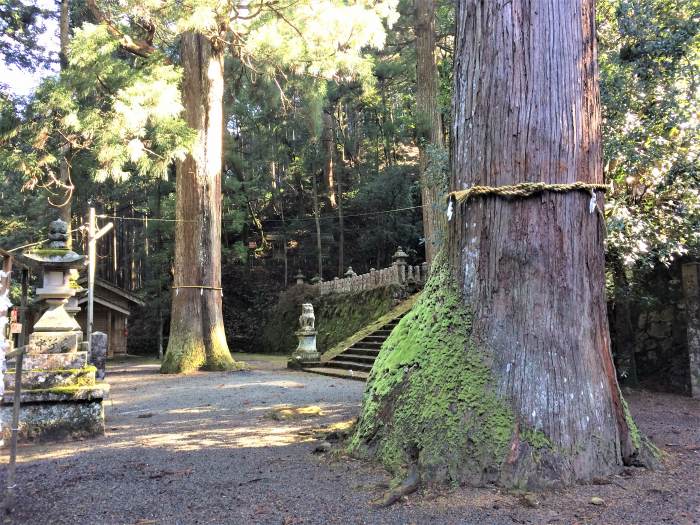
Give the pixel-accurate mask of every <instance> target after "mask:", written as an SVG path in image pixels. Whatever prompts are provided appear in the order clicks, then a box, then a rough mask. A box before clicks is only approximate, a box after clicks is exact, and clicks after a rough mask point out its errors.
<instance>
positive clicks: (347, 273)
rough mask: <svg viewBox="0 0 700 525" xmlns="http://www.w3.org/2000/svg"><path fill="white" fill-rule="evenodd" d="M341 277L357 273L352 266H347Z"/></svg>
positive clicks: (353, 275)
mask: <svg viewBox="0 0 700 525" xmlns="http://www.w3.org/2000/svg"><path fill="white" fill-rule="evenodd" d="M343 277H357V274H356V273H355V270H353V269H352V266H348V271H347V272H345V274H344V275H343Z"/></svg>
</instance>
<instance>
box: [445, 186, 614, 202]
mask: <svg viewBox="0 0 700 525" xmlns="http://www.w3.org/2000/svg"><path fill="white" fill-rule="evenodd" d="M606 190H608V186H606V185H605V184H593V183H588V182H570V183H567V184H547V183H546V182H521V183H520V184H513V185H509V186H472V187H471V188H467V189H466V190H460V191H453V192H452V193H450V194H449V195H448V196H447V199H448V201H452V200H454V201H455V202H457V203H462V202H466V201H467V200H469V199H472V198H474V197H481V196H484V195H495V196H496V197H501V198H504V199H524V198H527V197H532V196H533V195H537V194H538V193H543V192H545V191H552V192H555V193H564V192H567V191H585V192H588V193H592V192H594V191H603V192H604V191H606Z"/></svg>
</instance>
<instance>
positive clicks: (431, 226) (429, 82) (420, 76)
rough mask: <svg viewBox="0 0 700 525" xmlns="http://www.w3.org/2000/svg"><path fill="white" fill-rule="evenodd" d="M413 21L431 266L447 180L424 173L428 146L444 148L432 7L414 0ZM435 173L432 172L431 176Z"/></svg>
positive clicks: (441, 229) (442, 225)
mask: <svg viewBox="0 0 700 525" xmlns="http://www.w3.org/2000/svg"><path fill="white" fill-rule="evenodd" d="M415 20H416V28H415V32H416V114H417V123H418V125H417V128H418V137H417V138H418V148H419V152H420V159H419V169H420V180H421V196H422V200H423V236H424V237H425V259H426V261H427V262H428V264H429V265H430V264H431V263H432V261H433V259H434V258H435V254H436V253H437V252H438V251H439V249H440V247H441V246H442V244H443V243H444V241H445V232H446V221H445V194H446V193H447V180H446V178H445V179H443V178H442V174H441V173H439V170H438V173H432V175H430V174H429V173H428V172H427V168H428V163H429V162H431V159H430V155H429V148H428V146H430V145H432V146H433V147H434V148H444V144H443V139H442V119H441V116H440V108H439V106H438V71H437V65H436V63H435V4H434V2H433V0H415ZM434 171H435V170H433V172H434Z"/></svg>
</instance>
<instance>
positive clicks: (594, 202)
mask: <svg viewBox="0 0 700 525" xmlns="http://www.w3.org/2000/svg"><path fill="white" fill-rule="evenodd" d="M597 205H598V198H597V197H596V194H595V191H594V190H591V200H590V202H589V203H588V213H593V212H594V211H595V209H596V206H597Z"/></svg>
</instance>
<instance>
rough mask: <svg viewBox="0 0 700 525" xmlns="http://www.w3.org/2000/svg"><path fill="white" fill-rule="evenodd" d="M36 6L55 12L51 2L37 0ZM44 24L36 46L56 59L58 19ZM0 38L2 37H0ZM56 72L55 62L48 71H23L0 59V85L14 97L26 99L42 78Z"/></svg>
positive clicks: (46, 20) (45, 21)
mask: <svg viewBox="0 0 700 525" xmlns="http://www.w3.org/2000/svg"><path fill="white" fill-rule="evenodd" d="M25 3H26V2H25ZM36 5H37V6H38V7H40V8H41V9H45V10H47V11H55V10H56V4H55V2H52V1H51V0H37V2H36ZM44 24H45V26H46V31H44V32H43V33H42V34H41V36H40V37H39V41H38V44H39V45H40V46H41V47H44V48H45V49H46V52H47V53H52V54H56V58H57V57H58V55H57V54H58V50H59V36H58V18H48V19H45V20H44ZM0 38H4V37H2V36H0ZM57 71H58V63H57V62H56V63H54V64H52V65H51V67H50V68H49V69H46V68H43V67H39V68H37V69H36V70H35V71H25V70H23V69H22V68H19V67H17V66H15V65H7V64H5V63H4V61H3V60H2V59H0V85H5V86H7V88H8V91H9V92H10V93H12V94H14V95H18V96H22V97H26V96H29V95H31V94H32V93H33V92H34V90H35V89H36V88H37V87H38V85H39V83H40V82H41V80H42V79H43V78H44V77H46V76H48V75H50V74H51V73H53V72H57Z"/></svg>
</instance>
